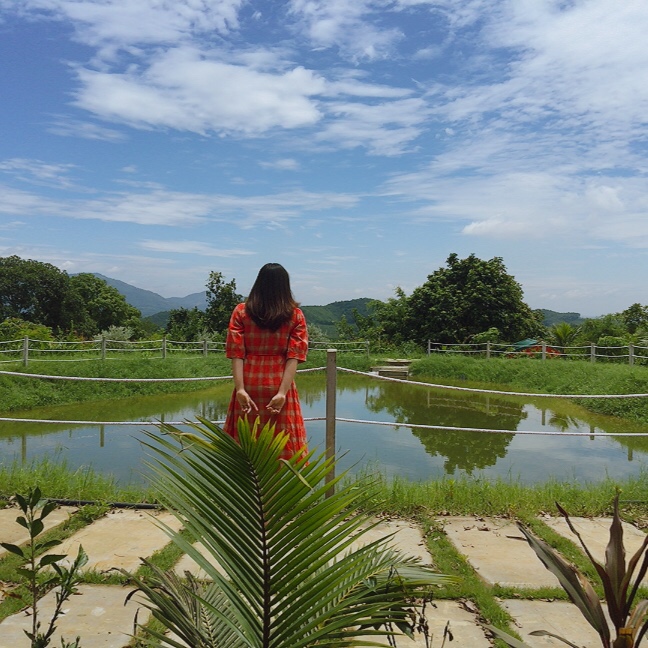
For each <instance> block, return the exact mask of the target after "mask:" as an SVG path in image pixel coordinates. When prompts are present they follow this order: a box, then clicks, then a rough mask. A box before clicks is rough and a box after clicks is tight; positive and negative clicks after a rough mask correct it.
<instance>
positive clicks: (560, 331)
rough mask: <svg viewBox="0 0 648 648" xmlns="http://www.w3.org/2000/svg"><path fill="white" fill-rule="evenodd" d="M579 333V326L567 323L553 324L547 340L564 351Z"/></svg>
mask: <svg viewBox="0 0 648 648" xmlns="http://www.w3.org/2000/svg"><path fill="white" fill-rule="evenodd" d="M579 332H580V327H579V326H572V325H571V324H569V323H568V322H560V323H558V324H554V325H553V326H552V327H551V329H550V333H549V336H550V337H549V339H550V340H551V341H552V342H553V343H554V344H555V345H556V346H558V347H562V348H563V349H565V348H566V347H569V346H571V345H573V344H574V342H575V341H576V338H577V337H578V334H579Z"/></svg>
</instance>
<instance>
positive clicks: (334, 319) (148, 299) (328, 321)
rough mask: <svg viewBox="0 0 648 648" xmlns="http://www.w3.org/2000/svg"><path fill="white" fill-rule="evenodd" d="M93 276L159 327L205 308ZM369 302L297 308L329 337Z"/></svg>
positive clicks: (196, 298) (571, 319) (576, 321)
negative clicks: (183, 312)
mask: <svg viewBox="0 0 648 648" xmlns="http://www.w3.org/2000/svg"><path fill="white" fill-rule="evenodd" d="M94 275H95V277H98V278H99V279H103V280H104V281H105V282H106V283H107V284H108V285H109V286H112V287H113V288H116V289H117V290H118V291H119V292H120V293H121V294H122V295H124V297H125V298H126V301H127V302H128V303H129V304H130V305H131V306H135V308H137V309H138V310H139V311H140V312H141V313H142V317H146V318H148V319H150V320H151V321H153V322H154V323H155V324H157V325H158V326H160V327H162V328H164V327H165V326H166V323H167V321H168V319H169V311H171V310H173V309H175V308H189V309H191V308H199V309H200V310H205V308H206V307H207V295H206V293H205V292H199V293H192V294H191V295H187V296H186V297H162V295H158V294H157V293H154V292H152V291H151V290H144V289H142V288H136V287H135V286H132V285H131V284H127V283H125V282H124V281H120V280H119V279H112V278H111V277H106V276H105V275H102V274H99V273H97V272H95V273H94ZM372 301H375V300H374V299H370V298H368V297H362V298H360V299H350V300H347V301H336V302H333V303H331V304H327V305H326V306H302V307H301V308H302V310H303V311H304V315H305V316H306V320H307V321H308V322H309V324H315V325H317V326H319V328H321V329H322V331H323V332H324V333H325V334H326V335H328V336H329V337H335V335H336V332H337V331H336V324H337V323H338V322H339V321H340V320H341V319H342V317H343V316H344V317H346V319H347V321H348V322H349V323H352V322H353V311H354V309H355V310H357V311H358V313H360V315H363V316H366V315H368V314H369V308H368V304H369V302H372ZM538 310H540V312H541V313H542V316H543V318H544V324H545V326H552V325H553V324H559V323H560V322H567V323H568V324H571V325H572V326H579V325H580V324H582V323H583V322H584V321H585V320H584V319H583V318H582V317H581V316H580V313H558V312H556V311H551V310H546V309H544V308H540V309H538Z"/></svg>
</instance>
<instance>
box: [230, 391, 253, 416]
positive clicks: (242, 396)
mask: <svg viewBox="0 0 648 648" xmlns="http://www.w3.org/2000/svg"><path fill="white" fill-rule="evenodd" d="M236 400H237V401H238V404H239V407H240V408H241V409H242V410H243V413H244V414H248V413H249V412H251V411H252V410H254V411H255V412H258V411H259V408H258V407H257V406H256V403H255V402H254V401H253V400H252V399H251V398H250V395H249V394H248V393H247V392H246V391H245V389H239V390H238V391H237V392H236Z"/></svg>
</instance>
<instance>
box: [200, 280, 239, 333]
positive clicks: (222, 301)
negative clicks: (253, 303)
mask: <svg viewBox="0 0 648 648" xmlns="http://www.w3.org/2000/svg"><path fill="white" fill-rule="evenodd" d="M241 301H243V297H241V295H239V294H238V293H237V292H236V280H235V279H232V281H230V282H229V283H225V280H224V279H223V273H222V272H214V271H212V272H210V273H209V279H208V281H207V308H206V309H205V326H206V327H207V328H208V329H209V330H210V331H214V332H215V333H221V332H222V331H225V330H226V329H227V325H228V324H229V321H230V317H231V316H232V311H233V310H234V307H235V306H236V305H237V304H239V303H240V302H241Z"/></svg>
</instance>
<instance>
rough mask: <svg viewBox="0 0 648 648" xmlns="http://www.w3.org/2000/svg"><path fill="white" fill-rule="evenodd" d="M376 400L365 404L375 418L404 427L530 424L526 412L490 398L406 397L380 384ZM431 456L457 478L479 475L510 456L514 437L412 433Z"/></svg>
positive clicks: (454, 394) (411, 393) (440, 393)
mask: <svg viewBox="0 0 648 648" xmlns="http://www.w3.org/2000/svg"><path fill="white" fill-rule="evenodd" d="M376 391H377V393H376V395H373V396H370V397H369V398H368V400H367V407H368V408H369V409H370V410H371V411H374V412H381V411H384V412H389V413H390V414H391V415H392V416H393V418H394V420H395V421H399V422H401V423H411V424H416V423H425V422H427V421H434V423H433V424H432V425H441V426H447V427H466V428H467V427H471V428H482V429H493V428H496V429H504V430H516V429H517V427H518V425H519V423H520V421H521V420H522V419H524V418H526V416H525V413H524V410H523V406H522V405H520V404H511V403H504V402H503V401H496V400H493V399H492V398H491V397H490V396H489V395H477V397H476V398H474V399H473V398H471V399H470V400H467V399H466V398H465V396H464V395H462V394H460V393H458V392H449V391H436V392H433V391H432V390H429V389H428V390H426V393H425V398H422V397H421V396H422V394H421V393H420V391H421V390H419V393H416V391H414V390H409V391H407V392H406V393H404V394H403V393H398V392H399V391H400V392H402V391H403V390H402V386H401V385H398V384H396V383H380V386H379V387H378V389H377V390H376ZM412 433H413V434H414V436H416V437H417V438H418V439H420V441H421V443H422V444H423V447H424V448H425V450H426V452H427V453H428V454H429V455H430V456H433V457H434V456H437V455H438V456H441V457H445V462H444V464H443V467H444V469H445V472H446V473H447V474H450V475H454V474H455V473H456V471H457V470H463V471H465V472H467V473H468V474H472V473H473V471H474V470H475V469H483V468H487V467H488V466H493V465H495V464H496V463H497V460H498V459H499V458H502V457H505V456H506V450H507V448H508V446H509V444H510V443H511V440H512V439H513V437H514V436H515V435H514V434H481V433H479V432H455V431H449V430H426V429H423V428H413V430H412Z"/></svg>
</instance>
